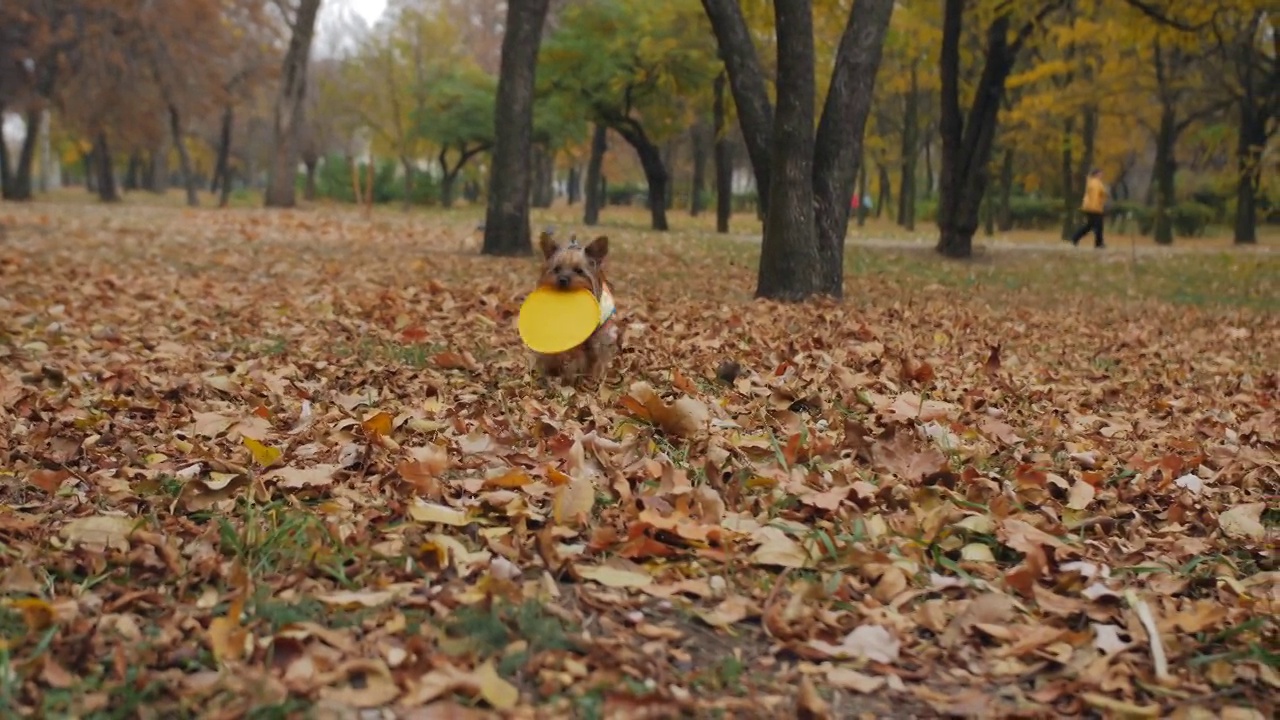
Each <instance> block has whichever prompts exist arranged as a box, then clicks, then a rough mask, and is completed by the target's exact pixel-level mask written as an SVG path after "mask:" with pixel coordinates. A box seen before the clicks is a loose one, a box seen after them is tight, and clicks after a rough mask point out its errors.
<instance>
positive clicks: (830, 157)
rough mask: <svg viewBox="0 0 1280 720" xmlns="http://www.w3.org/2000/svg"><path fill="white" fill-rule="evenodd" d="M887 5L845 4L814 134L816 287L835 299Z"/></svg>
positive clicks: (840, 288) (888, 0)
mask: <svg viewBox="0 0 1280 720" xmlns="http://www.w3.org/2000/svg"><path fill="white" fill-rule="evenodd" d="M893 6H894V2H893V0H857V2H855V3H853V6H852V7H851V8H850V9H849V19H848V21H847V22H846V23H845V26H844V32H843V33H842V34H841V36H840V45H839V47H838V48H837V50H836V60H835V67H834V68H833V69H832V73H831V84H830V86H829V87H828V89H827V98H826V101H825V103H824V104H823V107H822V119H821V120H820V121H819V122H818V129H817V135H816V136H815V139H814V146H813V151H814V155H813V191H814V198H813V203H814V206H815V218H814V222H815V224H816V231H817V234H818V254H819V257H820V259H821V264H822V273H823V275H822V278H823V279H822V285H821V290H820V292H821V293H823V294H826V295H830V296H832V297H836V298H840V297H843V296H844V243H845V238H846V237H847V236H848V234H849V196H850V194H851V193H852V191H853V182H854V178H855V177H857V174H858V172H859V169H860V167H861V165H862V158H863V155H864V153H863V136H864V133H865V131H866V126H867V116H868V115H869V114H870V112H871V103H872V100H873V98H874V95H875V81H876V75H877V74H878V72H879V69H880V58H881V55H882V51H883V50H884V38H885V34H886V33H887V32H888V30H889V19H890V17H891V16H892V14H893Z"/></svg>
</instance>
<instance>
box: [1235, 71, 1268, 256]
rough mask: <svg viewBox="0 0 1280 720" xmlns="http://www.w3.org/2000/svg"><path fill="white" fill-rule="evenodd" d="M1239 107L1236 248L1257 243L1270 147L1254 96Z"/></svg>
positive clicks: (1242, 102)
mask: <svg viewBox="0 0 1280 720" xmlns="http://www.w3.org/2000/svg"><path fill="white" fill-rule="evenodd" d="M1239 105H1240V128H1239V131H1238V132H1239V137H1238V139H1237V141H1236V217H1235V231H1234V236H1235V242H1236V244H1237V245H1253V244H1256V243H1257V242H1258V193H1259V188H1260V187H1261V185H1262V151H1263V149H1264V148H1265V147H1266V145H1267V126H1266V121H1265V120H1264V119H1263V118H1262V117H1260V115H1259V113H1258V111H1257V107H1256V106H1255V105H1254V102H1253V98H1252V97H1250V96H1248V95H1246V96H1245V98H1244V99H1243V100H1242V101H1241V102H1240V103H1239Z"/></svg>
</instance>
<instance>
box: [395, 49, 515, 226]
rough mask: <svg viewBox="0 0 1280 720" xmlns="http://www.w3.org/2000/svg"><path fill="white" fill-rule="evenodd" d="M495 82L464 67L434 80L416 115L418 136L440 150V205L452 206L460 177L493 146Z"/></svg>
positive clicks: (464, 65) (472, 69) (478, 71)
mask: <svg viewBox="0 0 1280 720" xmlns="http://www.w3.org/2000/svg"><path fill="white" fill-rule="evenodd" d="M496 85H497V84H496V82H495V80H494V78H492V77H491V76H489V75H488V74H486V73H485V72H484V71H482V70H480V68H478V67H476V66H474V65H470V64H463V65H460V66H458V67H455V68H453V69H452V70H449V71H446V73H445V74H444V75H442V76H440V77H437V78H435V79H434V80H433V81H432V82H431V85H430V87H429V88H427V89H426V92H425V98H426V99H425V102H424V103H423V106H422V108H421V109H420V110H418V111H416V112H415V114H414V118H413V121H414V127H415V132H416V133H417V134H418V136H419V137H421V138H423V139H425V140H427V141H429V142H431V143H432V144H433V145H434V146H435V147H436V148H437V149H438V152H437V161H438V163H439V165H440V171H441V177H440V204H441V205H443V206H445V207H449V206H450V205H452V204H453V198H454V188H455V184H456V182H457V179H458V174H459V173H460V172H461V171H462V169H463V167H465V166H466V164H467V163H468V162H469V161H470V160H471V159H472V158H474V157H476V156H477V155H479V154H480V153H483V152H485V151H487V150H489V149H490V148H491V147H492V146H493V142H494V139H493V129H494V128H493V125H494V121H493V118H494V95H495V93H496Z"/></svg>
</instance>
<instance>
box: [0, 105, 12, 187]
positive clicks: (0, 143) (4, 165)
mask: <svg viewBox="0 0 1280 720" xmlns="http://www.w3.org/2000/svg"><path fill="white" fill-rule="evenodd" d="M4 112H5V110H4V103H0V118H3V117H4ZM12 193H13V171H12V170H10V168H9V145H8V144H7V143H5V142H4V137H3V135H0V198H4V199H5V200H8V199H9V195H10V194H12Z"/></svg>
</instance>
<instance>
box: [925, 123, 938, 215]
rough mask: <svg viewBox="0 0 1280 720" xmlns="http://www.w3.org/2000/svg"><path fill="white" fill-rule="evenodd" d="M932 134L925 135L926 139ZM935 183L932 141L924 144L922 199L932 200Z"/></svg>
mask: <svg viewBox="0 0 1280 720" xmlns="http://www.w3.org/2000/svg"><path fill="white" fill-rule="evenodd" d="M931 135H932V132H929V133H925V136H926V137H930V136H931ZM935 182H936V180H935V178H934V175H933V140H932V139H930V140H929V141H927V142H925V144H924V199H925V200H929V199H931V198H933V188H934V183H935Z"/></svg>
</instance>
